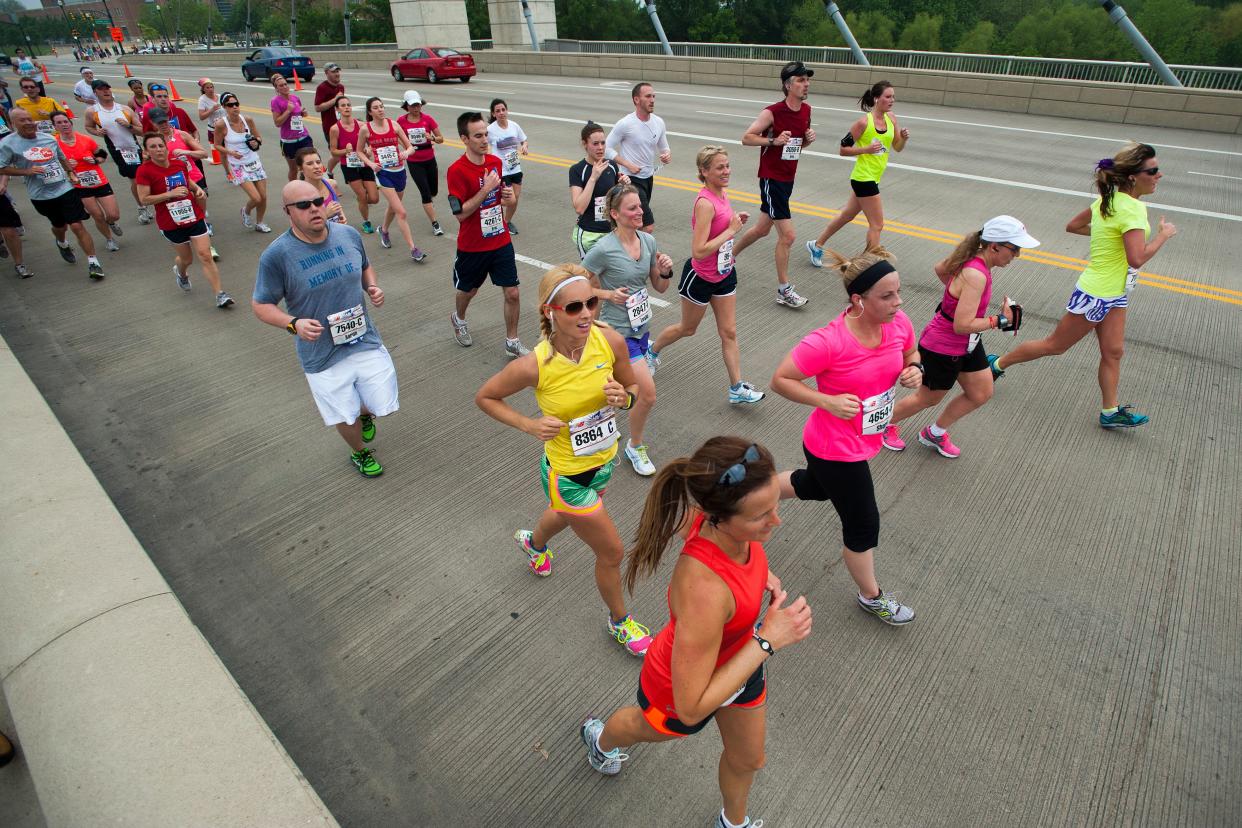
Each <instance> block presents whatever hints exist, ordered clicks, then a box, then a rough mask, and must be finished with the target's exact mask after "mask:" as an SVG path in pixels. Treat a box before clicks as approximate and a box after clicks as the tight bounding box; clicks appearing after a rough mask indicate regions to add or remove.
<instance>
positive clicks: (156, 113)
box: [147, 107, 168, 124]
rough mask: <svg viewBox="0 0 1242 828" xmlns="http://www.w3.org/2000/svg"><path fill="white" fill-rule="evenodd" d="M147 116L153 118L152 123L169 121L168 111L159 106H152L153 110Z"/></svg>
mask: <svg viewBox="0 0 1242 828" xmlns="http://www.w3.org/2000/svg"><path fill="white" fill-rule="evenodd" d="M147 117H148V118H150V119H151V123H153V124H166V123H168V113H167V112H165V111H164V110H162V109H160V108H159V107H154V108H152V109H151V111H149V112H148V113H147Z"/></svg>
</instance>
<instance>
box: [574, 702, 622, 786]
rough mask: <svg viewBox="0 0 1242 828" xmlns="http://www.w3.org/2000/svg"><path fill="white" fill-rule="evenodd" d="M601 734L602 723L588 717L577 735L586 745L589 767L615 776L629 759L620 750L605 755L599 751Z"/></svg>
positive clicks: (602, 729) (614, 749)
mask: <svg viewBox="0 0 1242 828" xmlns="http://www.w3.org/2000/svg"><path fill="white" fill-rule="evenodd" d="M603 732H604V723H603V722H602V721H600V720H599V719H597V718H595V717H594V716H588V717H587V720H586V721H585V722H583V723H582V727H581V728H580V729H579V730H578V734H579V735H580V736H581V737H582V744H584V745H586V748H587V761H588V762H590V763H591V767H592V768H594V769H595V770H597V771H599V772H600V773H606V774H608V775H609V776H616V775H617V774H618V773H620V772H621V763H622V762H624V761H626V760H627V759H629V758H630V757H629V754H626V753H622V752H621V748H613V749H612V750H610V751H608V752H607V753H604V752H603V751H602V750H600V749H599V734H601V733H603Z"/></svg>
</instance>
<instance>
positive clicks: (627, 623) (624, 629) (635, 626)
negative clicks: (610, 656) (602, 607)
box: [608, 614, 651, 656]
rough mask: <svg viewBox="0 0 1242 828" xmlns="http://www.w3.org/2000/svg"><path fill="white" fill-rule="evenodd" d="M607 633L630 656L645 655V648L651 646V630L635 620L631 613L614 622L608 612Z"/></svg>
mask: <svg viewBox="0 0 1242 828" xmlns="http://www.w3.org/2000/svg"><path fill="white" fill-rule="evenodd" d="M608 634H609V635H611V636H612V637H613V638H615V639H616V640H617V643H618V644H620V645H621V646H622V647H624V648H625V651H626V652H627V653H629V654H630V655H632V656H641V655H646V654H647V648H648V647H650V646H651V630H649V629H647V628H646V627H644V626H643V625H642V624H640V623H638V622H637V621H635V620H634V617H633V616H632V615H626V616H625V617H624V618H622V619H621V620H620V621H618V622H617V623H615V624H614V623H612V618H611V614H610V617H609V618H608Z"/></svg>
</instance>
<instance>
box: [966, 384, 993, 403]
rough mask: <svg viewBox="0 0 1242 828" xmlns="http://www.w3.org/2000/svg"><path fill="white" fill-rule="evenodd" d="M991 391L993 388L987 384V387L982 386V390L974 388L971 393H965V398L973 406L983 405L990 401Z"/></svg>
mask: <svg viewBox="0 0 1242 828" xmlns="http://www.w3.org/2000/svg"><path fill="white" fill-rule="evenodd" d="M993 389H994V386H993V385H991V384H988V385H985V386H983V387H982V388H976V389H974V390H972V391H968V392H967V393H966V398H967V399H968V400H970V401H971V402H972V403H974V404H975V405H983V404H984V403H985V402H987V401H988V400H990V399H992V391H993Z"/></svg>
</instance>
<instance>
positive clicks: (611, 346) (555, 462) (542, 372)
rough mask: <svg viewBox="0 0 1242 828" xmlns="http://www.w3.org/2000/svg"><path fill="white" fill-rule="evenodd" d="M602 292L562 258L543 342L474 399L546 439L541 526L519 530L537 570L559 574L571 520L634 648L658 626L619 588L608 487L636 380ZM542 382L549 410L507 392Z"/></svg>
mask: <svg viewBox="0 0 1242 828" xmlns="http://www.w3.org/2000/svg"><path fill="white" fill-rule="evenodd" d="M598 306H599V297H597V296H596V295H595V293H594V290H593V289H592V287H591V282H590V279H589V278H588V273H587V271H586V270H585V269H584V268H582V267H581V266H579V265H571V264H564V265H560V266H559V267H554V268H552V269H551V270H549V271H548V272H547V273H546V274H545V275H544V277H543V280H542V281H541V282H540V283H539V313H540V315H541V318H540V320H539V325H540V328H541V330H542V331H543V339H542V340H541V341H540V342H539V344H538V345H536V346H535V349H534V350H533V351H532V352H531V353H529V354H527V355H526V356H523V357H518V358H517V359H515V360H514V361H513V362H510V363H509V364H508V365H507V366H505V368H504V369H503V370H502V371H500V373H498V374H496V375H495V376H493V377H492V378H491V379H489V380H488V381H487V382H486V383H484V384H483V387H482V388H480V389H479V393H478V394H476V395H475V398H474V401H475V403H476V404H477V405H478V406H479V408H481V409H483V411H484V412H485V413H486V414H487V415H488V416H490V417H493V418H495V419H497V420H499V421H500V422H502V423H504V424H505V425H508V426H512V427H513V428H516V429H519V430H521V431H524V432H526V433H527V434H529V435H531V436H532V437H538V438H539V439H540V440H542V441H543V445H544V454H543V460H542V461H541V463H540V469H541V476H542V479H543V493H544V496H545V497H547V499H548V506H547V508H545V509H544V511H543V514H542V515H541V516H540V518H539V522H538V523H536V524H535V528H534V530H529V529H519V530H518V531H517V533H516V534H514V536H513V537H514V540H516V541H517V544H518V547H519V548H520V549H521V550H522V552H523V553H524V554H525V555H526V557H527V559H528V561H529V564H530V568H531V571H533V572H534V573H535V574H536V575H539V576H542V577H547V576H548V575H551V574H552V550H551V548H550V547H549V546H548V542H549V541H550V540H551V539H552V537H553V536H554V535H556V534H557V533H558V532H560V531H561V530H562V529H564V528H565V527H567V526H568V527H569V528H571V529H573V530H574V534H575V535H577V536H578V537H579V538H581V539H582V541H583V542H584V543H586V545H587V546H589V547H591V550H592V551H593V552H595V584H596V586H597V587H598V588H599V594H600V596H601V597H602V598H603V599H604V603H605V604H607V605H608V633H609V635H611V636H612V637H613V638H614V639H615V640H616V641H617V643H619V644H621V646H623V647H624V648H625V650H626V652H628V653H630V655H635V656H641V655H643V654H645V653H646V652H647V647H648V646H649V645H650V644H651V633H650V631H649V630H648V629H647V628H646V627H644V626H643V625H641V624H639V623H638V622H637V621H635V620H634V619H633V618H632V617H630V615H629V612H628V611H627V610H626V608H625V596H624V594H623V592H622V589H621V559H622V556H623V554H624V547H623V545H622V543H621V535H620V534H619V533H618V532H617V527H616V524H614V523H613V522H612V517H611V516H610V515H609V514H608V510H607V509H605V508H604V502H603V500H602V499H601V497H600V496H601V495H602V494H603V492H604V488H605V487H606V486H607V485H608V481H609V480H610V479H611V478H612V470H613V466H614V465H615V463H616V457H617V437H618V429H617V410H618V409H621V410H629V409H630V408H631V407H632V406H633V405H634V400H635V399H636V395H637V391H638V384H637V382H636V381H635V378H634V371H633V369H632V368H631V367H630V355H629V349H628V348H627V347H626V344H625V339H624V337H622V336H621V334H619V333H617V332H616V331H614V330H613V329H612V328H609V327H608V326H607V325H604V324H602V323H599V322H596V321H595V310H596V308H597V307H598ZM524 388H533V389H535V400H536V402H538V403H539V409H540V411H541V416H539V417H528V416H527V415H525V414H522V413H520V412H519V411H517V410H516V409H514V408H513V407H512V406H510V405H509V404H508V403H507V402H506V401H505V400H506V398H507V397H511V396H513V395H514V394H516V393H518V392H519V391H521V390H522V389H524Z"/></svg>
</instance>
